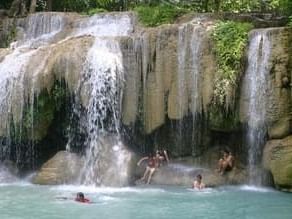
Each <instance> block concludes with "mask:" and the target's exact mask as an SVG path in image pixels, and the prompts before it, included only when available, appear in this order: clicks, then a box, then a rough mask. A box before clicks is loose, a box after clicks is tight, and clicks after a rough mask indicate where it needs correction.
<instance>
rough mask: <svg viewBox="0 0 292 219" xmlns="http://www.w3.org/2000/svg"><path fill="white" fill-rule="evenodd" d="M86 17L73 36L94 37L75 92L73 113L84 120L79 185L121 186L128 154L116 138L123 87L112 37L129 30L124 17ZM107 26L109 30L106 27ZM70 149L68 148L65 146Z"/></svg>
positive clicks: (116, 45) (119, 55) (118, 53)
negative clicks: (86, 19)
mask: <svg viewBox="0 0 292 219" xmlns="http://www.w3.org/2000/svg"><path fill="white" fill-rule="evenodd" d="M118 19H119V18H115V17H105V18H104V17H99V16H95V17H93V18H90V19H89V21H88V22H84V23H83V25H84V27H82V28H81V27H80V28H79V30H78V31H77V32H76V33H75V34H76V35H77V36H78V35H80V34H90V35H93V36H95V37H96V38H95V42H94V44H93V46H92V47H91V49H90V50H89V51H88V54H87V58H86V61H85V63H84V64H83V71H82V73H81V79H80V81H79V85H78V89H77V92H76V94H75V95H76V96H77V97H78V98H77V99H76V103H77V104H76V106H75V108H76V109H75V111H76V112H77V114H79V117H80V118H81V117H82V114H83V111H82V109H81V108H80V106H79V105H78V104H82V105H83V106H84V108H85V115H84V119H82V121H81V123H83V124H80V126H82V127H84V128H85V133H86V140H85V142H84V144H85V147H86V148H87V149H86V154H85V164H84V167H83V169H82V171H81V175H80V183H82V184H86V185H107V186H108V185H111V186H121V185H125V184H127V183H128V173H127V171H128V168H127V166H128V163H129V160H130V154H129V152H128V151H127V150H125V148H124V146H123V144H122V142H121V140H120V136H119V128H120V124H119V123H120V103H121V102H120V101H121V95H122V87H123V74H124V69H123V63H122V53H121V51H120V46H119V43H118V41H117V40H116V39H115V38H114V36H125V35H127V34H129V33H130V32H131V31H132V25H131V19H130V18H129V17H128V16H124V17H122V18H121V19H120V20H118ZM108 26H111V27H112V29H111V28H108ZM69 149H70V145H69Z"/></svg>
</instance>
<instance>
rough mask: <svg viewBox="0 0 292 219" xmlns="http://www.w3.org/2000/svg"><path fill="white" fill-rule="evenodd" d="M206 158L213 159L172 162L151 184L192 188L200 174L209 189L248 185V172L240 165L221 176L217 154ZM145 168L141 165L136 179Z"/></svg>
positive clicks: (209, 154)
mask: <svg viewBox="0 0 292 219" xmlns="http://www.w3.org/2000/svg"><path fill="white" fill-rule="evenodd" d="M213 151H215V150H213ZM204 157H209V158H212V159H204V158H202V157H201V159H199V160H204V161H205V162H202V161H198V160H196V159H192V158H186V159H183V160H173V161H171V163H170V164H168V165H164V166H162V167H160V168H159V169H158V170H157V171H156V172H155V173H154V175H153V178H152V180H151V184H154V185H156V184H157V185H179V186H186V187H190V186H191V185H192V183H193V181H194V179H195V178H196V176H197V175H198V174H201V175H202V177H203V182H204V183H205V184H206V186H207V187H217V186H223V185H239V184H245V183H247V181H246V180H247V179H248V177H247V171H246V170H245V169H243V168H242V167H241V166H240V165H236V166H235V168H234V169H233V170H232V171H230V172H226V173H225V174H224V175H220V174H219V173H218V172H217V170H216V163H217V157H216V155H215V153H212V152H207V153H205V156H204ZM213 158H214V159H213ZM145 167H146V163H144V166H143V165H141V166H140V167H138V168H137V170H136V178H139V177H141V176H142V175H143V171H144V169H145ZM137 183H138V184H140V183H141V182H140V181H139V180H138V181H137Z"/></svg>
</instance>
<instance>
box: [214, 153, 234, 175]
mask: <svg viewBox="0 0 292 219" xmlns="http://www.w3.org/2000/svg"><path fill="white" fill-rule="evenodd" d="M233 167H234V157H233V155H232V153H231V152H230V151H228V150H226V149H225V150H224V152H223V158H221V159H220V160H219V162H218V172H219V173H220V174H221V175H223V174H224V173H225V172H228V171H231V170H232V169H233Z"/></svg>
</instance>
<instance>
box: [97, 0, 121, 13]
mask: <svg viewBox="0 0 292 219" xmlns="http://www.w3.org/2000/svg"><path fill="white" fill-rule="evenodd" d="M95 1H96V5H97V8H101V9H104V10H106V11H119V9H120V7H121V5H120V1H117V0H95Z"/></svg>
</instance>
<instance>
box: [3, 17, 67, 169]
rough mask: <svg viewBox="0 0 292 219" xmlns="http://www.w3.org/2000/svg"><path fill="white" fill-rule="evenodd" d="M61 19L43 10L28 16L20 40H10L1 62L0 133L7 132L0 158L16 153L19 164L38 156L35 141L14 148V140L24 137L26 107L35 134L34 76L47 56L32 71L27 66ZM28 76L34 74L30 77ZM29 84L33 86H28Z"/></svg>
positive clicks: (53, 32) (31, 161)
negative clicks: (9, 49)
mask: <svg viewBox="0 0 292 219" xmlns="http://www.w3.org/2000/svg"><path fill="white" fill-rule="evenodd" d="M62 23H63V22H62V17H61V16H58V15H53V16H51V15H49V14H43V13H40V14H35V15H31V16H29V17H27V18H25V22H24V26H22V28H21V27H19V30H18V35H19V37H18V39H17V41H15V42H13V43H11V46H10V47H11V48H12V50H11V52H10V53H9V54H8V55H6V56H5V58H4V59H3V60H2V61H1V62H0V88H1V89H0V100H1V102H0V115H1V125H0V133H1V136H5V139H4V140H2V145H1V148H0V159H1V160H10V159H12V157H13V159H14V160H15V162H16V163H17V164H19V163H21V162H23V161H24V160H25V162H27V163H31V164H32V165H33V162H34V159H35V153H34V145H33V143H32V145H26V146H25V147H23V146H18V145H17V144H16V145H14V146H15V148H14V149H12V145H11V144H12V141H13V140H14V141H17V140H20V141H21V138H22V137H23V136H22V127H23V113H24V107H29V108H30V111H31V117H32V118H31V120H32V121H31V123H32V124H31V133H28V134H31V135H33V121H34V119H33V116H34V115H33V107H34V95H35V90H34V83H35V81H34V77H33V76H34V75H36V74H38V73H40V72H42V70H43V69H44V67H45V61H46V57H42V58H43V59H42V60H41V61H40V62H39V63H38V65H37V66H36V68H34V69H33V71H32V72H30V71H29V70H28V67H29V64H30V61H31V59H32V58H33V57H36V56H37V53H38V52H39V50H38V48H39V47H40V46H41V45H44V44H46V43H47V42H49V41H50V40H52V39H53V37H54V36H55V35H56V34H57V33H58V32H59V31H61V29H62ZM20 33H21V34H20ZM31 47H33V49H31ZM30 70H31V69H30ZM29 77H31V78H30V79H29V80H28V78H29ZM28 81H29V82H28ZM28 84H30V85H31V86H30V87H28ZM12 124H13V126H14V131H15V130H17V136H12V133H11V126H12ZM12 137H14V139H12ZM32 138H33V136H32ZM14 144H15V143H14ZM12 150H13V151H12Z"/></svg>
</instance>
